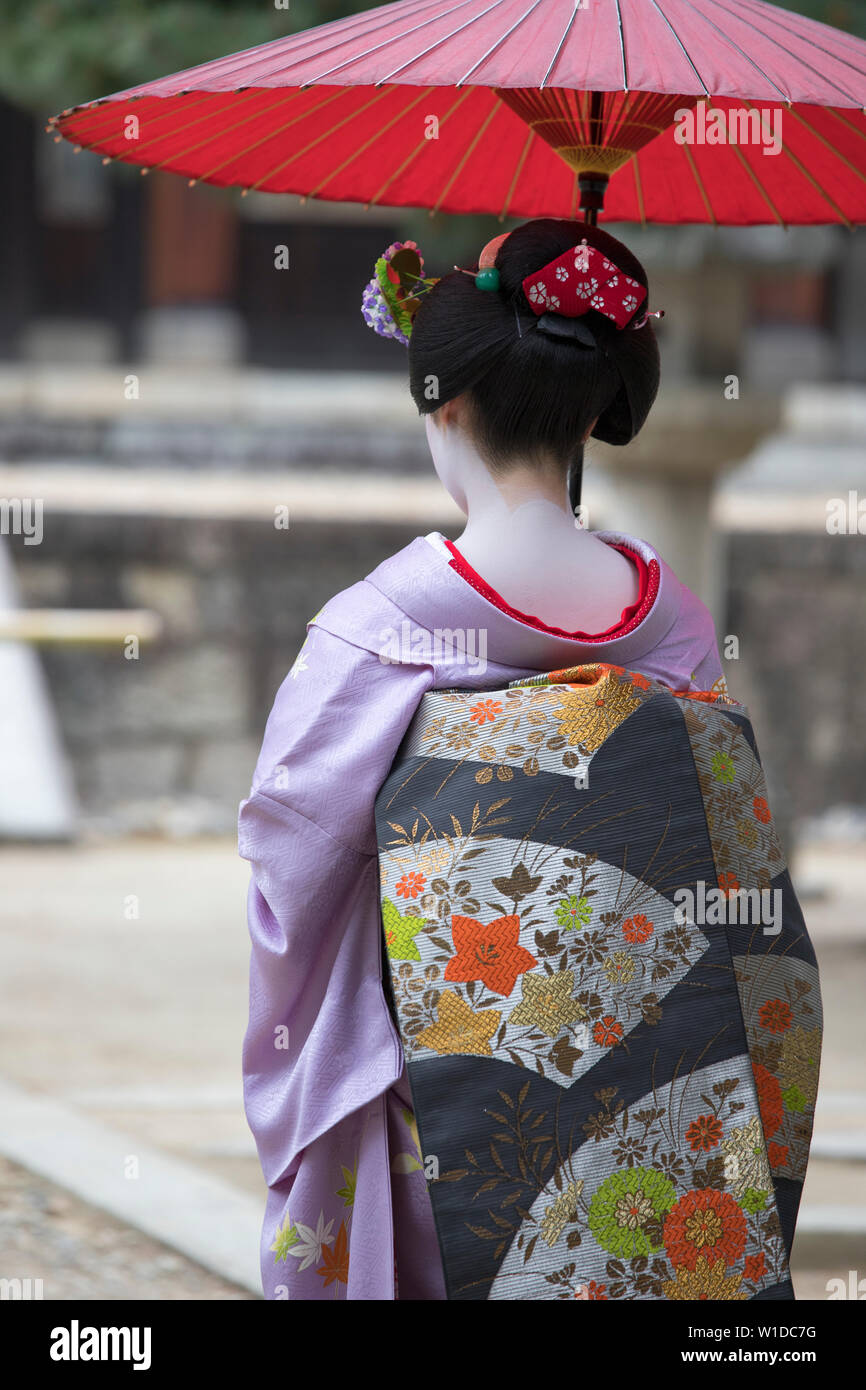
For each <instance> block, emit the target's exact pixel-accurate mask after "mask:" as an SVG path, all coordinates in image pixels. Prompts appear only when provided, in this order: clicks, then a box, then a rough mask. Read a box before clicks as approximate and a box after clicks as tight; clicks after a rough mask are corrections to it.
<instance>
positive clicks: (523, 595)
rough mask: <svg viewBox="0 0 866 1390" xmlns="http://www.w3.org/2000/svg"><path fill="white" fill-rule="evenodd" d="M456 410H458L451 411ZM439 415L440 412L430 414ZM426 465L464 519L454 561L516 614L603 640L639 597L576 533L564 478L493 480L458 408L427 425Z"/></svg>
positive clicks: (614, 556) (628, 573) (602, 549)
mask: <svg viewBox="0 0 866 1390" xmlns="http://www.w3.org/2000/svg"><path fill="white" fill-rule="evenodd" d="M455 406H456V403H455ZM438 414H439V412H437V415H438ZM425 425H426V430H427V440H428V443H429V446H430V452H431V455H432V457H433V465H434V467H435V469H436V473H437V475H438V476H439V479H440V481H441V482H442V484H443V486H444V487H445V489H446V491H447V492H448V493H449V494H450V496H451V497H452V498H453V499H454V501H455V502H456V503H457V505H458V506H459V507H460V509H461V511H462V512H463V513H464V515H465V516H466V518H467V524H466V527H465V529H464V531H463V532H462V534H461V535H460V536H459V537H458V539H457V541H456V545H457V548H458V550H459V551H460V553H461V555H462V556H463V557H464V559H465V560H467V561H468V563H469V564H470V565H471V566H472V568H473V569H474V570H475V571H476V572H477V573H478V574H480V575H481V577H482V579H484V580H486V581H487V583H488V584H490V585H491V587H492V588H494V589H495V590H496V591H497V593H499V594H500V595H501V596H502V598H504V599H505V600H506V602H507V603H509V604H510V605H511V606H512V607H513V608H516V609H518V610H519V611H520V612H522V613H527V614H531V615H533V616H534V617H538V618H540V619H541V620H542V621H543V622H545V623H547V624H548V625H549V626H551V627H558V628H562V629H563V630H564V631H568V632H574V631H584V632H590V633H594V632H603V631H606V629H607V628H608V627H611V626H612V625H613V624H614V623H616V622H617V621H618V620H619V618H620V615H621V613H622V610H623V608H625V607H627V606H628V605H629V604H631V603H634V602H635V600H636V599H637V597H638V580H637V572H636V570H635V567H634V566H633V565H632V563H631V562H630V561H629V560H628V559H627V558H626V557H625V556H624V555H621V554H620V553H619V552H618V551H616V550H613V549H611V547H610V546H608V545H605V543H604V542H603V541H600V540H598V538H597V537H596V536H594V535H593V534H592V533H591V532H590V531H585V530H581V529H580V528H578V527H577V526H576V525H575V520H574V517H573V515H572V513H571V509H570V507H569V503H568V496H567V484H566V479H565V477H564V476H563V475H562V474H561V473H560V472H559V471H558V470H557V469H556V468H555V467H554V466H553V465H551V467H550V469H549V470H547V471H545V472H541V471H539V470H538V469H536V468H533V467H532V466H531V465H529V464H523V465H521V464H520V463H516V464H515V466H514V467H512V468H509V470H508V471H507V472H505V473H503V474H501V475H497V476H494V475H493V474H492V473H491V471H490V469H489V468H488V467H487V464H486V463H485V461H484V459H483V458H482V456H481V455H480V454H479V452H478V450H477V448H476V447H475V444H474V442H473V440H472V438H471V437H470V435H469V434H468V432H467V431H466V430H465V429H464V428H463V426H462V423H461V421H460V410H459V407H457V408H455V407H452V409H451V410H450V411H449V410H448V409H447V408H445V409H444V411H443V412H442V417H441V423H440V420H439V419H436V418H434V416H433V415H428V416H426V418H425Z"/></svg>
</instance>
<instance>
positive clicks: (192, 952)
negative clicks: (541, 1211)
mask: <svg viewBox="0 0 866 1390" xmlns="http://www.w3.org/2000/svg"><path fill="white" fill-rule="evenodd" d="M0 879H2V882H3V884H4V893H3V900H2V903H0V1057H2V1064H0V1066H2V1083H3V1084H5V1085H6V1087H7V1089H8V1093H9V1095H10V1096H13V1098H14V1096H16V1095H17V1096H18V1097H19V1098H20V1104H19V1105H18V1106H17V1108H16V1112H15V1113H16V1114H17V1115H18V1121H17V1123H16V1125H15V1134H14V1135H12V1136H10V1134H9V1132H8V1129H7V1127H6V1126H3V1127H0V1156H2V1155H5V1156H6V1157H5V1159H3V1158H2V1157H0V1188H2V1189H3V1191H4V1199H5V1201H4V1204H5V1205H6V1208H7V1216H6V1219H5V1220H4V1221H3V1222H2V1223H0V1278H3V1277H7V1278H8V1277H21V1278H26V1277H28V1276H29V1277H43V1278H45V1281H46V1285H45V1297H46V1298H48V1297H51V1298H79V1297H80V1298H98V1297H130V1296H133V1294H134V1295H135V1296H140V1297H155V1298H181V1299H182V1298H243V1297H247V1296H249V1292H250V1291H251V1290H250V1284H251V1282H254V1275H253V1276H252V1277H251V1276H250V1270H251V1269H252V1268H254V1266H255V1260H256V1248H257V1240H258V1222H259V1220H260V1215H261V1211H262V1209H263V1202H264V1187H263V1182H262V1178H261V1174H260V1172H259V1166H258V1160H257V1158H256V1154H255V1149H254V1145H253V1142H252V1138H251V1136H250V1134H249V1131H248V1129H247V1125H246V1121H245V1118H244V1115H243V1110H242V1104H241V1076H240V1047H241V1040H242V1037H243V1031H244V1027H245V1023H246V1012H247V955H248V946H247V934H246V925H245V906H244V900H245V894H246V886H247V881H248V868H247V865H246V864H244V863H243V862H242V861H240V860H239V859H238V858H237V856H236V851H235V846H234V843H233V841H231V840H230V839H206V840H204V839H202V840H179V841H176V842H172V841H167V840H157V839H146V838H139V839H125V840H116V841H109V840H106V841H102V842H99V841H93V842H89V843H82V844H80V845H78V846H60V845H55V846H46V847H20V846H19V847H13V846H5V847H3V848H0ZM795 883H796V884H797V887H798V889H800V890H801V893H802V903H803V909H804V913H805V916H806V920H807V922H808V924H809V928H810V931H811V933H812V936H813V939H814V942H815V946H816V949H817V952H818V955H819V960H820V964H821V969H822V984H823V994H824V1008H825V1030H826V1031H825V1045H824V1061H823V1068H822V1091H821V1097H820V1102H819V1112H818V1117H817V1122H816V1133H815V1146H814V1150H813V1159H812V1162H811V1164H810V1169H809V1175H808V1179H807V1183H806V1192H805V1196H804V1204H803V1209H802V1221H801V1228H800V1232H799V1234H798V1242H797V1248H796V1251H795V1259H794V1274H795V1282H796V1286H797V1289H798V1292H799V1295H800V1297H804V1298H824V1297H826V1283H827V1280H828V1279H830V1278H843V1279H846V1280H847V1278H848V1272H849V1270H851V1269H855V1270H857V1271H858V1272H859V1277H860V1278H863V1277H866V1062H864V1056H866V1009H864V1007H863V1000H864V998H866V922H864V914H863V906H862V904H863V902H864V901H866V892H864V890H866V863H864V855H863V853H862V850H861V849H860V847H858V846H857V845H853V846H848V847H845V846H827V845H823V846H821V845H813V846H812V847H811V848H810V849H809V850H808V851H807V852H803V853H801V855H800V858H799V860H798V863H797V865H796V866H795ZM37 1102H38V1103H37ZM52 1107H55V1109H54V1110H52ZM56 1107H62V1109H57V1108H56ZM64 1113H66V1114H68V1115H69V1116H70V1119H69V1126H70V1136H71V1134H72V1130H73V1129H74V1131H75V1143H74V1144H73V1143H72V1142H71V1138H70V1142H69V1143H67V1145H64V1135H63V1132H62V1126H63V1122H62V1120H60V1121H57V1124H58V1126H59V1128H60V1130H61V1132H59V1133H58V1134H57V1141H56V1153H55V1152H54V1150H53V1149H52V1146H51V1144H50V1142H47V1140H46V1132H45V1125H46V1119H45V1117H46V1115H49V1116H50V1115H51V1114H58V1115H62V1114H64ZM31 1116H32V1119H31V1118H28V1117H31ZM28 1127H30V1128H32V1131H33V1132H32V1133H28V1132H27V1131H28ZM89 1134H90V1135H92V1137H93V1154H94V1159H93V1163H92V1164H91V1165H90V1170H89V1171H88V1168H87V1164H86V1162H85V1159H86V1152H87V1151H86V1145H87V1142H88V1135H89ZM115 1134H116V1136H117V1144H118V1152H119V1153H123V1154H124V1155H126V1156H128V1157H129V1156H131V1157H132V1158H133V1159H135V1157H136V1155H139V1154H140V1155H146V1156H150V1158H151V1159H152V1162H151V1169H153V1168H158V1169H160V1172H161V1177H160V1181H162V1182H164V1183H165V1184H168V1187H167V1188H166V1189H165V1190H166V1200H164V1201H163V1200H162V1199H160V1202H159V1206H160V1210H159V1213H158V1218H159V1219H158V1221H157V1220H156V1219H155V1220H154V1221H153V1222H151V1223H150V1224H148V1223H145V1226H146V1233H145V1234H142V1233H141V1226H140V1225H139V1224H137V1223H138V1222H139V1220H140V1217H139V1216H136V1215H135V1207H134V1204H132V1205H130V1207H129V1212H130V1216H129V1223H126V1222H124V1220H123V1219H122V1216H120V1215H119V1214H118V1213H119V1212H121V1211H122V1210H123V1206H122V1203H123V1200H124V1198H123V1189H122V1187H120V1185H119V1184H118V1182H117V1181H116V1179H117V1174H116V1172H115V1171H114V1169H113V1167H111V1165H112V1163H113V1160H112V1159H111V1157H110V1154H111V1150H110V1147H109V1146H108V1140H109V1139H110V1138H111V1136H112V1135H115ZM49 1137H50V1136H49ZM73 1150H74V1153H73ZM28 1152H29V1153H31V1154H32V1155H33V1157H32V1159H31V1161H29V1162H28V1159H27V1154H28ZM9 1159H14V1160H15V1162H14V1163H10V1162H9V1161H8V1160H9ZM149 1161H150V1160H149ZM141 1167H142V1177H143V1178H146V1177H147V1171H148V1162H146V1161H144V1160H142V1163H141ZM109 1170H110V1171H109ZM172 1184H174V1187H173V1188H172V1189H171V1190H170V1191H169V1188H171V1185H172ZM127 1187H128V1189H129V1191H130V1193H134V1195H135V1198H136V1200H137V1201H138V1203H139V1210H140V1207H141V1200H142V1199H141V1189H140V1188H139V1187H138V1186H137V1185H136V1184H134V1183H129V1184H127ZM118 1191H119V1193H120V1195H119V1196H118ZM221 1191H222V1192H225V1194H226V1198H227V1200H228V1197H229V1196H230V1197H231V1202H232V1208H231V1209H232V1212H233V1213H238V1215H233V1218H232V1221H231V1222H230V1223H226V1224H230V1225H231V1227H232V1230H231V1231H230V1232H226V1231H224V1230H220V1229H215V1230H214V1229H212V1228H213V1227H214V1225H215V1224H216V1226H217V1227H218V1226H219V1221H218V1218H215V1216H214V1203H215V1202H216V1203H217V1204H218V1201H219V1197H218V1194H219V1193H220V1192H221ZM155 1204H156V1203H155ZM172 1204H174V1205H172ZM105 1205H107V1206H108V1207H109V1210H110V1211H111V1213H112V1214H111V1215H108V1214H106V1213H105V1212H104V1211H103V1210H102V1207H103V1206H105ZM173 1211H174V1212H177V1213H180V1215H179V1216H178V1217H177V1218H175V1217H174V1216H173V1215H172V1212H173ZM156 1215H157V1214H156V1213H155V1216H156ZM175 1221H176V1231H175V1228H174V1226H173V1222H175ZM133 1226H134V1227H135V1228H134V1229H133V1228H132V1227H133ZM208 1228H211V1229H212V1234H213V1236H214V1239H213V1240H211V1241H209V1240H208V1239H207V1234H208ZM154 1231H156V1232H157V1236H156V1238H155V1237H154ZM202 1231H204V1235H203V1236H202V1237H201V1239H199V1236H200V1234H201V1232H202ZM190 1232H192V1235H191V1234H190ZM229 1236H230V1237H231V1239H230V1240H229V1239H228V1237H229ZM232 1242H234V1244H232ZM233 1249H235V1250H237V1251H239V1252H240V1253H238V1254H237V1256H236V1257H233V1256H232V1253H231V1252H232V1250H233ZM130 1251H134V1252H135V1257H134V1259H133V1260H131V1259H130V1257H129V1252H130ZM191 1251H194V1252H196V1253H194V1254H193V1255H192V1256H191V1254H190V1252H191ZM178 1252H181V1253H178ZM133 1267H134V1273H130V1270H131V1269H133ZM46 1270H48V1274H47V1275H46V1273H45V1271H46ZM112 1288H115V1289H117V1290H124V1292H115V1293H113V1294H112V1293H111V1289H112Z"/></svg>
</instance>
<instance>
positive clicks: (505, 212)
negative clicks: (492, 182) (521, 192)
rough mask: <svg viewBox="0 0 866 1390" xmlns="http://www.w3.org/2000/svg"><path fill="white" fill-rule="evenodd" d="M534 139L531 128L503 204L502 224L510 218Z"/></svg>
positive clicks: (500, 217) (500, 216)
mask: <svg viewBox="0 0 866 1390" xmlns="http://www.w3.org/2000/svg"><path fill="white" fill-rule="evenodd" d="M534 139H535V131H534V130H532V129H531V128H530V130H529V131H528V133H527V136H526V139H525V140H524V142H523V149H522V150H521V151H520V158H519V159H518V161H517V164H516V165H515V168H514V173H513V174H512V175H511V183H510V184H509V185H508V192H507V193H506V195H505V202H504V203H503V204H502V211H501V212H500V214H499V221H500V222H504V221H505V219H506V217H507V216H508V204H509V203H510V202H511V199H512V198H513V197H514V190H515V188H516V187H517V180H518V179H519V178H520V175H521V173H522V172H523V166H524V164H525V163H526V156H527V155H528V154H529V147H530V145H531V144H532V142H533V140H534Z"/></svg>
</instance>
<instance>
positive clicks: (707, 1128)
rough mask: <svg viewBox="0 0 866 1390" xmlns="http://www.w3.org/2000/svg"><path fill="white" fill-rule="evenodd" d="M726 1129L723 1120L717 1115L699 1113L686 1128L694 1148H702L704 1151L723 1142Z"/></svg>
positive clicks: (707, 1151)
mask: <svg viewBox="0 0 866 1390" xmlns="http://www.w3.org/2000/svg"><path fill="white" fill-rule="evenodd" d="M723 1133H724V1130H723V1129H722V1125H721V1121H720V1120H717V1119H716V1117H715V1115H699V1116H698V1118H697V1119H696V1120H692V1122H691V1124H690V1125H689V1127H688V1129H687V1130H686V1138H687V1139H688V1141H689V1143H690V1144H691V1146H692V1149H693V1150H695V1149H701V1150H702V1151H703V1152H704V1153H709V1151H710V1149H714V1148H715V1147H716V1145H717V1144H718V1143H720V1142H721V1138H722V1135H723Z"/></svg>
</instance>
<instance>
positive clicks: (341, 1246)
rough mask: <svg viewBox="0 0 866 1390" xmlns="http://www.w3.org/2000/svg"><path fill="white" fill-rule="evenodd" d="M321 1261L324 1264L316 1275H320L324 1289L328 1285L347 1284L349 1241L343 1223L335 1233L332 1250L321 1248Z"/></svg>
mask: <svg viewBox="0 0 866 1390" xmlns="http://www.w3.org/2000/svg"><path fill="white" fill-rule="evenodd" d="M322 1260H323V1261H324V1263H323V1264H321V1265H320V1266H319V1268H318V1269H317V1270H316V1273H317V1274H321V1276H322V1278H323V1279H324V1281H325V1285H326V1287H327V1285H328V1284H348V1282H349V1240H348V1236H347V1233H346V1223H345V1221H341V1222H340V1229H339V1231H338V1232H337V1239H336V1240H335V1241H334V1248H333V1250H329V1249H328V1247H327V1245H323V1246H322Z"/></svg>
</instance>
